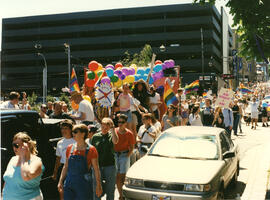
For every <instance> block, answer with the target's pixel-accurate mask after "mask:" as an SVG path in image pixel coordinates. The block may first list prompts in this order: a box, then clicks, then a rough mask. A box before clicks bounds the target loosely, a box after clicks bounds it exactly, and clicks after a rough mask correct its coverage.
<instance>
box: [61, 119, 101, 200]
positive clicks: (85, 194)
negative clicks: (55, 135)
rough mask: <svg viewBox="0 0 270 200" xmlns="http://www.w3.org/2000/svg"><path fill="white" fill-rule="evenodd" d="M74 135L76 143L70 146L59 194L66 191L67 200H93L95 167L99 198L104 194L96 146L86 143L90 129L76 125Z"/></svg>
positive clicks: (82, 125)
mask: <svg viewBox="0 0 270 200" xmlns="http://www.w3.org/2000/svg"><path fill="white" fill-rule="evenodd" d="M72 133H73V138H74V140H75V141H76V143H75V144H71V145H69V146H68V148H67V151H66V163H65V164H64V167H63V169H62V173H61V176H60V180H59V183H58V190H59V192H61V191H64V199H65V200H69V199H70V200H76V199H78V200H80V199H87V200H92V199H93V190H92V173H91V171H90V169H91V167H93V169H94V172H95V177H96V184H97V185H96V195H97V196H98V197H99V196H100V195H101V194H102V188H101V183H100V171H99V166H98V153H97V150H96V148H95V147H94V146H92V145H87V143H86V142H85V139H86V138H87V137H88V127H87V126H86V125H84V124H79V125H75V126H74V127H73V130H72ZM64 180H65V183H64V185H63V182H64Z"/></svg>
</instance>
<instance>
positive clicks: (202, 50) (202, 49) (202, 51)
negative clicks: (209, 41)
mask: <svg viewBox="0 0 270 200" xmlns="http://www.w3.org/2000/svg"><path fill="white" fill-rule="evenodd" d="M201 53H202V86H203V87H204V48H203V29H202V28H201Z"/></svg>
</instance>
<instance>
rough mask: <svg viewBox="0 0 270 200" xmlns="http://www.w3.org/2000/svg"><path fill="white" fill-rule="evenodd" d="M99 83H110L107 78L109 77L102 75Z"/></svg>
mask: <svg viewBox="0 0 270 200" xmlns="http://www.w3.org/2000/svg"><path fill="white" fill-rule="evenodd" d="M100 82H101V83H103V84H106V83H107V84H111V79H110V78H109V77H107V76H105V77H103V78H102V79H101V81H100Z"/></svg>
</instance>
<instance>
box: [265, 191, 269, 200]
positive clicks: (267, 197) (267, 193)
mask: <svg viewBox="0 0 270 200" xmlns="http://www.w3.org/2000/svg"><path fill="white" fill-rule="evenodd" d="M265 200H270V189H268V190H267V191H266V196H265Z"/></svg>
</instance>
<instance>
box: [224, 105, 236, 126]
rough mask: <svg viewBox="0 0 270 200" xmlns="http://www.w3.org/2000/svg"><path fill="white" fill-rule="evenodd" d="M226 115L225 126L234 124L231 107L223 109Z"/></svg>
mask: <svg viewBox="0 0 270 200" xmlns="http://www.w3.org/2000/svg"><path fill="white" fill-rule="evenodd" d="M222 114H223V117H224V125H225V127H229V126H231V127H232V126H233V112H232V110H231V109H228V108H224V109H223V111H222Z"/></svg>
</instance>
